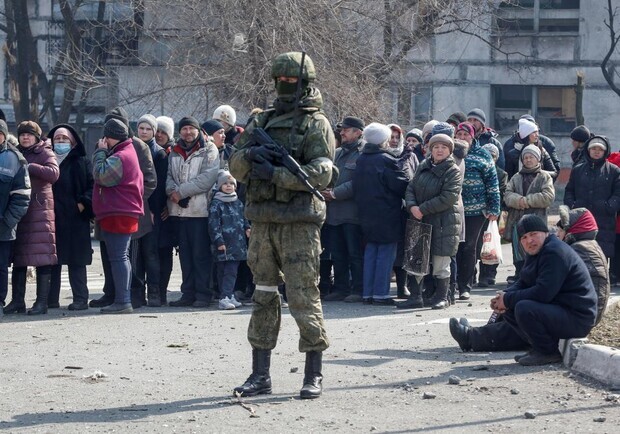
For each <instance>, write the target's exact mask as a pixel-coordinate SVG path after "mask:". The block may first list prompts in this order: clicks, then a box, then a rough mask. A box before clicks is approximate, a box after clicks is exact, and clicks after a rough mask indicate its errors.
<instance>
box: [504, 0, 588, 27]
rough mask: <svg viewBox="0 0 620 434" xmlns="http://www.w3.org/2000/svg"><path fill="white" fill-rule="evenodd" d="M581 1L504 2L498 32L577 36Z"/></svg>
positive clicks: (513, 0) (530, 0) (528, 0)
mask: <svg viewBox="0 0 620 434" xmlns="http://www.w3.org/2000/svg"><path fill="white" fill-rule="evenodd" d="M579 6H580V0H506V1H503V2H502V3H500V9H499V11H498V14H497V15H498V16H497V20H496V23H497V32H498V33H502V34H508V35H520V34H532V33H579Z"/></svg>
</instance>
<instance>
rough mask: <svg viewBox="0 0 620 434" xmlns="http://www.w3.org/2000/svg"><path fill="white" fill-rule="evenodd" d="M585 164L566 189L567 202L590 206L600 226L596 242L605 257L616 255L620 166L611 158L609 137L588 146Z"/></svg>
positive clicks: (572, 172) (576, 170)
mask: <svg viewBox="0 0 620 434" xmlns="http://www.w3.org/2000/svg"><path fill="white" fill-rule="evenodd" d="M584 149H585V150H586V152H585V155H584V163H583V164H580V165H578V166H576V167H574V168H573V170H572V171H571V174H570V178H569V179H568V184H567V185H566V191H565V192H564V205H566V206H568V207H569V208H571V209H573V208H580V207H583V208H587V209H588V210H590V212H591V213H592V214H593V215H594V219H595V220H596V224H597V225H598V234H597V235H596V241H598V243H599V244H600V245H601V248H602V249H603V252H604V253H605V256H607V257H608V258H611V257H613V256H614V243H615V240H616V214H617V213H618V210H620V168H619V167H617V166H616V165H614V164H612V163H610V162H608V161H607V157H608V156H609V153H610V145H609V142H608V141H607V138H605V137H603V136H594V137H592V138H591V139H590V140H588V141H587V142H586V144H585V145H584Z"/></svg>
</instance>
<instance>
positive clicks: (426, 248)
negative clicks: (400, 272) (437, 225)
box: [403, 219, 433, 276]
mask: <svg viewBox="0 0 620 434" xmlns="http://www.w3.org/2000/svg"><path fill="white" fill-rule="evenodd" d="M432 232H433V227H432V226H431V225H429V224H428V223H422V222H421V221H419V220H415V219H409V220H407V228H406V230H405V257H404V261H403V269H404V270H405V271H406V272H407V273H409V274H413V275H415V276H426V275H427V274H428V268H429V265H430V259H431V234H432Z"/></svg>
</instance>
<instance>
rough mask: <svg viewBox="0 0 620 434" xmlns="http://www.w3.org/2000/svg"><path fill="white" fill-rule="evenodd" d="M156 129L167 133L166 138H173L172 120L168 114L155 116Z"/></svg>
mask: <svg viewBox="0 0 620 434" xmlns="http://www.w3.org/2000/svg"><path fill="white" fill-rule="evenodd" d="M157 129H158V130H162V131H163V132H164V133H166V134H167V135H168V139H172V138H174V121H173V120H172V118H170V117H168V116H160V117H158V118H157Z"/></svg>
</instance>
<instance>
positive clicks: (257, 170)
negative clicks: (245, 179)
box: [250, 157, 273, 181]
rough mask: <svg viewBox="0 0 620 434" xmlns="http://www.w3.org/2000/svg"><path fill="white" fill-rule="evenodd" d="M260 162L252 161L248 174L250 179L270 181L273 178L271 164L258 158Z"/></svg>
mask: <svg viewBox="0 0 620 434" xmlns="http://www.w3.org/2000/svg"><path fill="white" fill-rule="evenodd" d="M259 160H261V161H252V171H251V172H250V179H265V180H267V181H271V178H273V164H271V163H270V162H269V161H267V160H265V159H264V158H262V157H259Z"/></svg>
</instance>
